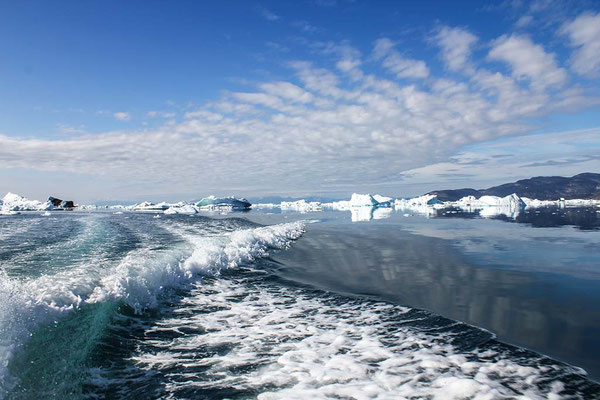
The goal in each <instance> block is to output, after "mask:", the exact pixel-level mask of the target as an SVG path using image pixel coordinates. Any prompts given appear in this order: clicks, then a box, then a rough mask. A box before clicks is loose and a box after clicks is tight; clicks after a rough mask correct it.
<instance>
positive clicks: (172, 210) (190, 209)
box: [164, 204, 198, 215]
mask: <svg viewBox="0 0 600 400" xmlns="http://www.w3.org/2000/svg"><path fill="white" fill-rule="evenodd" d="M164 213H165V214H167V215H174V214H187V215H192V214H197V213H198V209H197V208H196V207H194V206H193V205H191V204H185V205H178V206H173V207H169V208H167V209H166V210H165V211H164Z"/></svg>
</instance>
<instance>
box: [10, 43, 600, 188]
mask: <svg viewBox="0 0 600 400" xmlns="http://www.w3.org/2000/svg"><path fill="white" fill-rule="evenodd" d="M467 42H472V40H467ZM467 48H470V45H469V46H467ZM323 49H325V50H326V51H325V53H326V54H328V55H329V56H331V57H334V60H333V61H332V62H331V63H328V64H326V65H318V66H317V65H315V63H310V62H306V61H294V62H290V63H289V64H288V65H289V67H291V70H292V72H293V76H291V77H290V78H289V79H285V80H284V79H278V80H273V81H266V82H258V83H256V85H255V86H254V87H255V89H254V90H252V91H247V92H226V93H225V94H224V95H223V97H221V98H219V99H216V100H215V101H213V102H211V103H207V104H205V105H203V106H200V107H197V108H196V109H195V110H193V111H189V112H187V113H186V114H185V115H184V117H185V118H184V119H183V120H182V121H177V120H171V121H167V122H166V123H164V124H163V125H162V126H161V127H159V128H153V129H143V130H127V131H115V132H106V133H103V134H85V133H84V134H81V135H78V136H74V137H67V138H65V137H58V138H52V139H48V138H44V139H22V138H14V137H9V136H5V135H4V136H3V135H0V162H2V164H3V165H9V166H10V167H11V168H23V169H28V170H32V169H34V170H39V171H78V172H79V173H82V174H88V175H90V176H97V177H100V178H104V179H106V180H110V179H113V180H116V181H123V182H126V181H136V182H141V183H140V184H142V183H143V182H148V187H150V188H152V189H153V188H155V187H160V188H161V190H163V191H169V190H170V191H172V192H177V193H181V192H202V193H206V192H210V191H220V192H223V191H226V190H227V189H228V188H235V189H236V191H237V192H238V193H241V194H251V193H256V192H267V191H271V192H274V191H278V192H280V193H283V192H286V191H289V190H291V189H294V190H305V191H310V190H314V188H317V187H318V188H322V190H330V191H334V190H335V191H339V190H346V189H347V190H349V191H351V190H353V189H354V188H356V187H359V186H360V187H367V186H368V185H371V186H377V185H379V186H377V187H380V188H384V187H385V186H386V185H388V187H398V179H404V178H402V177H401V175H402V172H403V171H410V170H414V169H417V168H420V167H423V166H424V165H439V164H440V163H443V162H446V161H447V160H448V157H449V156H452V155H453V154H456V152H459V151H460V150H461V149H463V148H464V146H465V145H474V144H477V143H481V142H486V141H491V140H498V139H501V138H504V137H509V136H512V135H520V134H524V133H528V132H531V131H532V130H533V129H537V128H538V126H536V125H534V123H535V121H539V120H536V119H535V118H536V117H541V116H544V115H548V113H552V112H556V111H561V112H563V111H573V110H575V111H577V110H582V109H584V108H585V107H589V106H590V105H593V104H598V99H597V98H590V97H589V96H588V95H587V94H586V93H585V92H584V91H582V90H579V89H578V88H577V87H575V86H573V87H565V88H564V89H560V90H558V89H557V88H555V87H554V88H552V90H547V88H546V85H542V84H540V83H538V82H537V80H539V79H542V78H548V77H550V79H551V80H552V78H553V77H554V78H553V79H554V82H555V84H556V85H558V84H559V83H561V82H562V83H563V84H566V79H565V78H564V77H563V78H561V79H556V77H555V76H556V74H557V73H556V70H558V71H562V70H560V69H559V68H558V66H557V65H556V63H555V61H554V58H553V56H552V55H550V54H548V53H546V52H545V51H544V50H543V49H542V48H541V46H538V45H535V44H533V43H532V42H531V41H530V40H529V39H527V38H523V37H502V38H500V39H499V40H497V41H496V42H494V49H493V50H492V52H491V54H492V53H493V55H491V56H490V57H491V58H493V59H499V60H503V61H506V62H509V63H510V65H511V66H512V69H513V76H510V75H506V74H504V73H502V72H501V71H497V70H493V69H484V68H481V67H478V66H477V64H476V60H473V59H471V58H472V57H469V56H468V51H464V49H465V48H463V50H461V52H458V53H457V54H458V55H456V56H455V57H453V58H452V60H458V61H457V64H453V65H466V64H467V63H468V64H469V65H470V67H472V68H473V70H472V73H471V74H470V75H469V79H468V80H467V81H463V82H458V81H456V80H454V79H450V78H449V77H446V76H431V75H430V74H429V70H428V69H427V66H426V65H424V63H423V65H422V66H416V67H415V66H414V65H410V66H408V67H403V68H401V67H398V66H399V65H402V63H401V62H399V61H402V60H403V61H406V59H404V58H403V57H402V56H400V54H399V53H398V52H397V50H395V46H394V44H393V43H392V42H391V41H390V40H389V39H380V40H378V41H377V42H376V43H375V46H374V49H373V53H372V57H370V58H369V59H368V60H366V61H368V62H369V63H371V64H372V63H379V65H381V66H382V67H383V68H386V69H389V70H390V71H392V72H393V73H394V75H395V76H396V77H405V76H407V77H411V78H416V77H419V78H424V77H427V78H428V79H427V82H425V84H418V83H415V82H414V81H408V82H407V81H405V80H396V79H393V78H390V79H388V78H386V77H382V76H378V75H375V74H373V73H367V72H366V71H363V70H362V69H361V67H362V66H363V65H365V64H366V61H365V60H363V58H362V57H361V55H360V53H359V52H358V51H357V50H355V49H353V48H352V47H351V46H350V45H349V44H347V43H342V44H341V45H339V44H327V45H325V46H324V47H323V46H322V47H320V50H323ZM524 49H525V50H529V53H530V54H528V55H527V56H524V55H523V54H522V53H523V52H524V51H525V50H524ZM509 50H515V52H514V53H512V52H509ZM469 60H470V61H469ZM409 61H411V60H409ZM412 61H414V62H415V63H417V64H418V62H417V61H415V60H412ZM451 62H455V61H451ZM525 62H530V63H533V64H535V65H533V66H531V65H522V63H525ZM409 64H410V63H409ZM471 64H472V65H471ZM371 66H372V65H371ZM411 68H414V71H410V70H411ZM371 70H377V68H371ZM419 70H420V72H419ZM409 72H410V73H409ZM563 73H564V71H563ZM560 75H561V73H560V72H559V73H558V76H559V78H560ZM523 77H526V78H527V79H528V80H530V81H531V82H532V83H531V85H528V84H523V82H521V81H520V79H522V78H523ZM117 114H120V113H116V114H115V117H117ZM123 114H124V117H126V118H128V117H129V114H127V113H123ZM159 115H160V112H158V111H156V112H152V114H151V115H149V116H159ZM532 121H533V122H532ZM156 182H161V184H160V185H158V186H157V184H156ZM198 185H201V186H198ZM394 185H395V186H394ZM340 188H341V189H340ZM122 190H124V191H126V190H134V189H122ZM135 190H139V187H136V189H135Z"/></svg>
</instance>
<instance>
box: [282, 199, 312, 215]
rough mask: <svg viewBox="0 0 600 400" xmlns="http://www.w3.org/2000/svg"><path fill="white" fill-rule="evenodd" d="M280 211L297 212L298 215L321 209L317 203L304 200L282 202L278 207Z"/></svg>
mask: <svg viewBox="0 0 600 400" xmlns="http://www.w3.org/2000/svg"><path fill="white" fill-rule="evenodd" d="M279 206H280V207H281V209H282V210H291V211H297V212H300V213H306V212H310V211H321V210H323V207H322V206H321V203H320V202H318V201H306V200H304V199H302V200H297V201H282V202H281V204H280V205H279Z"/></svg>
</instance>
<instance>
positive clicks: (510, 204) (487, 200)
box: [477, 193, 526, 209]
mask: <svg viewBox="0 0 600 400" xmlns="http://www.w3.org/2000/svg"><path fill="white" fill-rule="evenodd" d="M477 203H478V205H479V206H481V207H487V206H493V207H503V208H509V209H522V208H525V205H526V204H525V202H524V201H523V200H521V198H520V197H519V196H517V194H516V193H513V194H509V195H508V196H506V197H498V196H481V197H480V198H479V199H478V200H477Z"/></svg>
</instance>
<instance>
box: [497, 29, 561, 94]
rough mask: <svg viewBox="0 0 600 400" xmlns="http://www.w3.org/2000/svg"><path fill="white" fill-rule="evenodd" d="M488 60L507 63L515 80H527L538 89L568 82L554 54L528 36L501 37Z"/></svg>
mask: <svg viewBox="0 0 600 400" xmlns="http://www.w3.org/2000/svg"><path fill="white" fill-rule="evenodd" d="M488 58H489V59H490V60H497V61H504V62H506V63H507V64H509V65H510V67H511V69H512V74H513V76H514V77H515V78H517V79H519V80H523V79H527V80H528V81H529V82H531V85H532V86H534V87H536V88H545V87H547V86H562V85H564V84H565V83H566V81H567V73H566V71H565V70H564V69H563V68H560V67H558V65H557V64H556V60H555V57H554V54H552V53H547V52H546V51H545V50H544V48H543V47H542V46H541V45H539V44H535V43H533V42H532V41H531V39H530V38H529V37H527V36H520V35H511V36H507V35H504V36H501V37H500V38H498V39H496V40H495V41H494V42H493V44H492V49H491V50H490V52H489V54H488Z"/></svg>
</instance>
